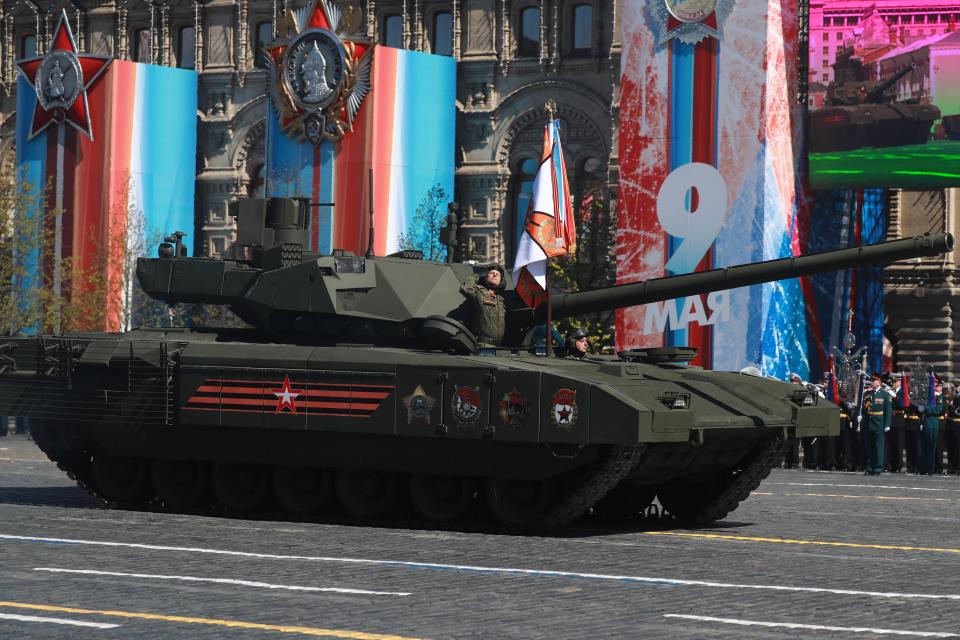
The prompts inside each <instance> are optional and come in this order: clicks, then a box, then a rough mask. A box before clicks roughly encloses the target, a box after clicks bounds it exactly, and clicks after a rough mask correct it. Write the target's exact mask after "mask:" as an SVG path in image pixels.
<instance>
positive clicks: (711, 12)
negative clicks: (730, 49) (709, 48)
mask: <svg viewBox="0 0 960 640" xmlns="http://www.w3.org/2000/svg"><path fill="white" fill-rule="evenodd" d="M733 4H734V0H654V1H653V2H650V4H649V11H650V14H651V15H650V17H651V20H650V23H651V26H652V27H653V30H654V32H655V33H656V34H657V45H658V46H659V45H662V44H664V43H665V42H667V41H668V40H671V39H673V38H676V39H678V40H679V41H680V42H684V43H686V44H697V43H698V42H700V41H701V40H703V39H704V38H714V39H716V40H720V38H721V34H722V31H723V23H724V21H726V19H727V16H729V15H730V12H731V11H732V10H733Z"/></svg>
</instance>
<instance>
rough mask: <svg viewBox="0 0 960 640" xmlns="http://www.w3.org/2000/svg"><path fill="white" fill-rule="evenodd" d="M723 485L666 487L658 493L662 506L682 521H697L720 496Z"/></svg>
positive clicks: (709, 483)
mask: <svg viewBox="0 0 960 640" xmlns="http://www.w3.org/2000/svg"><path fill="white" fill-rule="evenodd" d="M722 489H723V484H722V483H721V482H719V480H717V481H705V482H698V483H695V484H681V485H666V486H663V487H660V489H659V491H657V498H658V499H659V500H660V506H661V507H663V508H664V509H666V510H667V513H669V514H670V515H672V516H674V517H676V518H679V519H681V520H697V519H698V518H699V517H700V514H702V513H703V512H704V511H705V510H706V509H707V507H709V506H710V505H711V504H712V503H713V501H714V500H716V499H717V497H718V496H719V495H720V493H721V491H722Z"/></svg>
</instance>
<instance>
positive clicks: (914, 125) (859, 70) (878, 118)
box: [810, 56, 940, 153]
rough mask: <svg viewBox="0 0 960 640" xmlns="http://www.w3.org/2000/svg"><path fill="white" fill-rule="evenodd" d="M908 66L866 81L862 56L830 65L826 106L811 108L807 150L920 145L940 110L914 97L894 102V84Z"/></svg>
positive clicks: (907, 70)
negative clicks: (831, 73) (831, 78)
mask: <svg viewBox="0 0 960 640" xmlns="http://www.w3.org/2000/svg"><path fill="white" fill-rule="evenodd" d="M913 68H914V65H910V66H906V67H904V68H903V69H901V70H900V71H898V72H897V73H895V74H894V75H893V76H891V77H890V78H888V79H887V80H884V81H883V82H880V81H876V80H868V78H867V75H868V73H867V71H866V70H865V69H864V67H863V64H862V62H861V59H860V58H858V57H852V56H851V57H848V58H843V59H841V60H838V62H837V64H835V65H834V69H835V73H836V78H835V79H834V81H833V82H832V83H831V84H830V86H829V87H828V88H827V99H826V105H825V106H823V107H821V108H819V109H816V110H815V111H811V112H810V151H812V152H814V153H820V152H829V151H850V150H852V149H862V148H864V147H899V146H903V145H911V144H924V143H925V142H927V141H928V140H929V139H930V130H931V129H932V127H933V123H934V122H935V121H936V120H938V119H939V118H940V109H939V108H937V107H936V106H934V105H932V104H924V103H921V102H919V101H918V100H913V99H911V100H906V101H900V102H898V101H897V99H896V98H897V95H896V89H895V85H896V84H897V82H898V81H899V80H900V79H901V78H902V77H904V76H905V75H907V74H908V73H910V72H911V71H912V70H913Z"/></svg>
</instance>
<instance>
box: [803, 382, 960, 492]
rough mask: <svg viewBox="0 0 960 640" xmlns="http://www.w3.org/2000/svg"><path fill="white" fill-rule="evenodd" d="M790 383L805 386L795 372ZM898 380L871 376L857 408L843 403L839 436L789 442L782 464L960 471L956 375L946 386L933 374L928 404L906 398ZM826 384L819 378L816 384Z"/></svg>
mask: <svg viewBox="0 0 960 640" xmlns="http://www.w3.org/2000/svg"><path fill="white" fill-rule="evenodd" d="M791 382H793V383H795V384H803V382H802V380H801V379H800V378H799V376H795V375H792V376H791ZM902 384H903V381H902V380H901V376H900V374H897V373H892V374H882V375H881V374H874V375H872V376H871V377H870V385H869V387H868V388H867V389H866V391H865V393H864V398H863V403H862V405H861V406H859V407H858V406H855V405H853V404H851V403H846V404H841V412H840V435H839V436H831V437H825V436H820V437H815V438H800V439H799V442H797V441H796V440H793V441H790V442H788V444H787V451H786V455H785V459H784V466H785V467H787V468H797V467H800V466H802V467H803V468H804V469H822V470H840V471H862V472H863V473H864V474H865V475H879V474H880V473H881V472H883V471H887V472H892V473H898V472H903V471H905V472H907V473H918V474H928V475H929V474H943V473H949V474H957V475H960V378H954V379H953V380H952V381H951V382H948V383H946V384H944V383H943V381H942V380H941V379H939V378H935V394H934V401H933V403H932V404H929V405H923V404H911V403H910V402H908V401H905V400H904V398H903V395H904V394H903V393H901V386H902ZM826 387H827V384H826V381H825V380H824V381H821V385H819V388H820V389H826ZM801 449H802V452H803V456H802V465H801V456H800V451H801ZM944 454H946V455H944Z"/></svg>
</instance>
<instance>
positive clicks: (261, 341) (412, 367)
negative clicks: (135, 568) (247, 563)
mask: <svg viewBox="0 0 960 640" xmlns="http://www.w3.org/2000/svg"><path fill="white" fill-rule="evenodd" d="M306 211H307V209H306V207H305V206H301V204H300V203H298V202H297V201H294V200H285V199H271V200H269V201H268V200H257V199H247V200H243V201H241V202H240V204H239V208H238V245H239V249H240V250H239V252H238V255H239V256H240V257H239V258H238V259H230V260H226V259H223V260H221V259H210V258H189V257H184V255H183V251H182V250H181V240H182V237H181V236H182V234H175V235H174V236H172V237H171V238H168V242H165V243H164V244H162V245H160V248H159V257H158V258H141V259H140V260H139V262H138V265H137V277H138V279H139V281H140V283H141V285H142V287H143V289H144V290H145V291H146V292H147V293H148V294H149V295H150V296H152V297H154V298H157V299H159V300H163V301H166V302H169V303H176V302H191V303H207V304H223V305H228V306H229V307H230V308H231V309H232V310H233V311H234V312H235V313H236V314H237V315H238V316H239V317H240V318H242V319H243V320H245V321H246V322H247V323H249V324H250V325H251V328H249V329H234V330H212V329H211V330H186V329H139V330H134V331H129V332H125V333H121V334H107V333H76V334H67V335H57V336H42V337H23V338H20V337H16V338H9V339H4V340H0V415H25V416H29V417H30V418H31V429H32V431H33V434H34V438H35V440H36V442H37V444H38V445H39V446H40V447H41V448H42V449H43V450H44V451H45V452H46V454H47V455H48V456H49V457H50V458H51V459H52V460H54V461H56V462H57V463H59V464H60V466H61V468H63V469H64V470H65V471H66V472H67V473H69V474H70V475H71V477H73V478H75V479H76V480H77V481H78V482H79V483H80V484H81V485H82V486H83V487H84V488H86V489H87V490H89V491H90V492H91V493H93V494H94V495H96V496H98V497H99V498H101V499H102V500H104V501H107V502H109V503H111V504H114V505H119V506H124V507H132V508H137V507H147V506H149V508H166V509H172V510H177V509H190V510H194V511H196V510H199V511H201V512H205V511H211V512H215V513H226V514H230V515H233V514H239V513H264V512H266V511H267V510H272V511H274V512H275V511H277V510H278V509H279V510H280V511H282V512H284V513H291V514H297V517H321V518H322V517H338V518H339V517H346V518H349V519H351V520H355V521H360V522H367V521H374V520H377V519H381V518H384V517H386V516H388V515H389V514H395V513H397V512H398V511H399V512H400V513H407V514H409V513H410V511H407V509H411V508H412V512H413V513H415V514H416V515H417V517H419V518H422V519H423V520H425V521H427V522H429V523H432V526H436V523H448V524H445V525H444V526H460V525H462V524H463V523H467V522H472V523H477V522H482V523H490V522H493V521H497V522H499V523H500V524H501V526H503V527H505V528H507V529H509V530H517V531H527V530H544V529H550V528H557V527H562V526H564V525H566V524H567V523H569V522H571V521H572V520H573V519H575V518H577V517H579V516H581V515H583V514H585V513H588V512H593V513H599V514H606V515H610V516H629V515H631V514H638V513H640V512H641V510H643V509H644V508H645V507H646V506H647V505H649V504H650V503H651V501H652V500H653V499H654V497H655V496H656V497H658V498H659V501H660V503H661V505H662V506H663V507H664V508H665V509H666V510H667V511H668V512H669V513H671V514H673V515H674V516H676V517H678V518H683V519H686V520H689V521H695V522H710V521H714V520H718V519H721V518H723V517H725V516H726V515H727V514H728V513H729V512H730V511H732V510H733V509H735V508H736V507H737V505H738V504H739V502H740V501H742V500H743V499H745V498H746V497H747V495H749V493H750V492H751V491H752V490H753V489H755V488H756V487H757V486H758V484H759V483H760V481H761V480H762V479H763V478H764V477H765V476H766V475H767V474H768V473H769V471H770V469H771V468H772V467H773V466H774V465H775V464H777V463H778V461H779V453H780V444H781V442H782V441H783V440H784V439H785V438H788V437H791V436H817V435H828V434H836V433H838V431H839V410H838V408H837V407H835V406H834V405H832V404H830V403H828V402H825V401H822V400H818V398H817V394H816V393H814V392H812V391H810V390H807V389H798V388H797V387H796V386H794V385H789V384H786V383H783V382H778V381H776V380H771V379H766V378H763V377H759V376H755V375H748V374H742V373H731V372H722V371H705V370H702V369H701V368H699V367H693V366H689V365H688V363H689V361H690V360H691V359H692V357H693V356H694V350H693V349H688V348H676V347H675V348H661V349H640V350H631V351H626V352H623V353H620V354H619V355H618V356H616V357H614V356H606V357H588V358H586V359H583V360H580V359H564V358H558V357H552V356H544V355H542V354H537V353H535V351H536V350H535V349H532V348H530V346H529V341H530V338H529V336H530V335H531V334H532V330H533V328H534V327H536V326H538V325H542V323H543V318H542V317H541V315H542V311H543V307H541V309H540V310H539V311H538V312H536V313H535V312H533V311H531V310H530V309H528V308H524V307H523V305H522V303H520V302H519V297H518V296H516V295H515V293H514V291H513V284H512V283H510V282H509V281H508V282H507V283H506V287H505V291H504V295H505V297H506V299H507V301H508V309H507V317H506V321H507V333H506V337H505V339H504V343H505V345H506V346H504V347H502V348H490V349H488V348H479V347H478V344H477V339H476V337H475V336H474V335H473V334H472V333H471V331H470V330H469V329H468V326H469V320H470V318H469V307H467V306H466V305H465V301H464V300H465V298H464V296H463V294H462V293H461V285H462V284H463V283H468V282H472V281H474V280H475V279H476V277H477V275H478V274H479V272H480V271H479V269H480V268H478V267H476V266H473V265H470V264H458V263H453V262H448V263H445V264H444V263H434V262H425V261H423V260H421V259H419V258H418V256H417V255H416V254H415V252H402V253H401V254H398V255H394V256H387V257H375V256H373V255H367V256H356V255H350V254H347V253H344V252H340V251H335V252H334V253H333V255H318V254H315V253H311V252H309V251H307V250H306V249H305V247H308V246H309V245H308V243H307V237H306V231H305V227H306V224H305V221H306ZM445 236H446V240H445V241H446V242H447V244H448V245H452V244H453V240H452V237H453V236H455V233H454V232H453V230H452V229H450V228H448V229H446V233H445ZM952 248H953V238H952V237H951V236H950V235H948V234H941V235H926V236H918V237H916V238H909V239H905V240H897V241H893V242H886V243H882V244H878V245H873V246H866V247H859V248H854V249H845V250H840V251H832V252H827V253H822V254H815V255H810V256H806V257H799V258H787V259H783V260H773V261H768V262H762V263H757V264H747V265H743V266H739V267H731V268H728V269H718V270H715V271H708V272H704V273H694V274H689V275H682V276H674V277H667V278H661V279H657V280H651V281H647V282H638V283H634V284H627V285H619V286H615V287H609V288H605V289H599V290H594V291H585V292H582V293H570V294H566V295H556V296H554V297H553V299H552V302H551V305H552V313H553V317H554V318H563V317H569V316H573V315H577V314H581V313H587V312H591V311H596V310H603V309H613V308H618V307H626V306H630V305H637V304H644V303H649V302H656V301H662V300H669V299H673V298H677V297H681V296H688V295H696V294H701V293H705V292H710V291H717V290H725V289H730V288H734V287H741V286H746V285H751V284H757V283H762V282H769V281H774V280H779V279H784V278H791V277H797V276H806V275H811V274H815V273H820V272H824V271H831V270H837V269H844V268H850V267H857V266H861V265H867V264H886V263H890V262H894V261H896V260H903V259H908V258H915V257H918V256H933V255H938V254H941V253H944V252H947V251H951V250H952ZM271 505H272V506H271ZM303 514H328V515H319V516H304V515H303ZM331 514H338V515H336V516H334V515H331ZM344 514H345V515H344ZM471 526H473V525H471ZM484 526H489V525H486V524H485V525H484Z"/></svg>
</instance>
